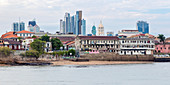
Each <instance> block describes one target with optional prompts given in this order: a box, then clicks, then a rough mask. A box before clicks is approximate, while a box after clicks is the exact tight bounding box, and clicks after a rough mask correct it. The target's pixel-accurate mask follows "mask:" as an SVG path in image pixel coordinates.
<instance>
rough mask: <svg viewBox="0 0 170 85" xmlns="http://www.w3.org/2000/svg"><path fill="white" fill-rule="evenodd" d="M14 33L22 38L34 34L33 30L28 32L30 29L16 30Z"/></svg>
mask: <svg viewBox="0 0 170 85" xmlns="http://www.w3.org/2000/svg"><path fill="white" fill-rule="evenodd" d="M16 35H17V36H18V37H23V38H26V37H32V36H33V35H34V32H30V31H25V30H23V31H18V32H16Z"/></svg>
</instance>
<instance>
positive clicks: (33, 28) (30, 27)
mask: <svg viewBox="0 0 170 85" xmlns="http://www.w3.org/2000/svg"><path fill="white" fill-rule="evenodd" d="M28 30H29V31H30V32H35V33H36V32H40V27H39V26H38V25H37V24H36V21H34V20H33V21H29V22H28Z"/></svg>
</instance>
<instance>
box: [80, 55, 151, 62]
mask: <svg viewBox="0 0 170 85" xmlns="http://www.w3.org/2000/svg"><path fill="white" fill-rule="evenodd" d="M80 57H81V58H83V59H89V60H92V61H154V56H153V55H118V54H114V53H99V54H84V55H81V56H80Z"/></svg>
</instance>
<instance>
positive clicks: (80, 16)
mask: <svg viewBox="0 0 170 85" xmlns="http://www.w3.org/2000/svg"><path fill="white" fill-rule="evenodd" d="M77 12H78V15H79V16H78V25H79V26H78V27H79V28H78V29H79V30H78V35H80V34H82V33H81V32H82V31H81V27H82V26H81V25H82V11H77Z"/></svg>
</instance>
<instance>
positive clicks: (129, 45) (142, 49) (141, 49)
mask: <svg viewBox="0 0 170 85" xmlns="http://www.w3.org/2000/svg"><path fill="white" fill-rule="evenodd" d="M119 41H120V51H119V54H120V55H152V54H153V52H154V49H155V43H154V39H153V38H147V37H142V38H140V37H138V38H122V39H120V40H119Z"/></svg>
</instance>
